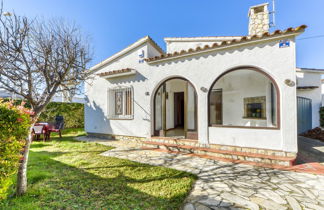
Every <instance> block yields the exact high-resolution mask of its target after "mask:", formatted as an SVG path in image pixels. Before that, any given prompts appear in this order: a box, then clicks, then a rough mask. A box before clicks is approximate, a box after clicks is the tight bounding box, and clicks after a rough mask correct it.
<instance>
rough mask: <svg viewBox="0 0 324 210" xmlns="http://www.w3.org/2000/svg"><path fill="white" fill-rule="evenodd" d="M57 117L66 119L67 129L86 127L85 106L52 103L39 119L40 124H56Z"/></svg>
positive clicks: (65, 125)
mask: <svg viewBox="0 0 324 210" xmlns="http://www.w3.org/2000/svg"><path fill="white" fill-rule="evenodd" d="M56 116H63V117H64V127H65V128H83V127H84V105H83V104H80V103H63V102H50V103H49V104H48V105H47V107H46V109H45V110H44V112H43V113H42V114H41V115H40V117H39V120H38V121H39V122H54V121H55V117H56Z"/></svg>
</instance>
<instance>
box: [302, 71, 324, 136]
mask: <svg viewBox="0 0 324 210" xmlns="http://www.w3.org/2000/svg"><path fill="white" fill-rule="evenodd" d="M323 74H324V70H323V69H311V68H297V73H296V75H297V118H298V119H297V122H298V123H297V125H298V133H303V132H306V131H308V130H310V129H312V128H315V127H319V126H320V114H319V110H320V108H321V107H322V92H323V91H322V75H323Z"/></svg>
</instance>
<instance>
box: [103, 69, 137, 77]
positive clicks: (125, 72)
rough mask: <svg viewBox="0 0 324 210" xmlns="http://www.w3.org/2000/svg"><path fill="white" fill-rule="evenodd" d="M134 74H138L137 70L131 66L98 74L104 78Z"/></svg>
mask: <svg viewBox="0 0 324 210" xmlns="http://www.w3.org/2000/svg"><path fill="white" fill-rule="evenodd" d="M133 74H136V70H134V69H131V68H125V69H119V70H113V71H107V72H102V73H99V74H97V75H98V76H100V77H104V78H112V77H117V76H128V75H133Z"/></svg>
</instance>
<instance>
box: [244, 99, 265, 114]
mask: <svg viewBox="0 0 324 210" xmlns="http://www.w3.org/2000/svg"><path fill="white" fill-rule="evenodd" d="M244 118H254V119H266V97H265V96H261V97H251V98H244Z"/></svg>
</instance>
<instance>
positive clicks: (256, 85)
mask: <svg viewBox="0 0 324 210" xmlns="http://www.w3.org/2000/svg"><path fill="white" fill-rule="evenodd" d="M278 100H279V98H278V93H277V88H276V87H275V84H274V81H273V80H272V79H271V78H270V77H269V76H268V75H267V74H265V73H263V72H262V71H259V70H257V69H254V68H252V67H247V68H242V69H241V68H239V69H233V70H230V71H228V72H226V73H224V74H223V75H221V76H220V77H219V78H217V80H216V81H215V82H214V84H213V85H212V87H211V90H210V91H209V104H208V106H209V107H208V109H209V125H210V126H213V127H250V128H256V127H261V128H278V126H279V123H278V121H279V113H278V109H279V107H278V105H277V104H278Z"/></svg>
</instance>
